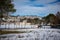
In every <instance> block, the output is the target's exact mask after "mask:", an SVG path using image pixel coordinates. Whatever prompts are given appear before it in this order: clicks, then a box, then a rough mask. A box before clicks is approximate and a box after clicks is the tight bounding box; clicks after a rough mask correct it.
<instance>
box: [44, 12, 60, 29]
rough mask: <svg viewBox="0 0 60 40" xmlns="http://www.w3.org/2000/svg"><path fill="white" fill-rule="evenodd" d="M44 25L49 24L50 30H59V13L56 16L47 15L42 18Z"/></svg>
mask: <svg viewBox="0 0 60 40" xmlns="http://www.w3.org/2000/svg"><path fill="white" fill-rule="evenodd" d="M43 19H44V21H45V23H46V24H48V23H50V25H51V26H52V28H60V12H57V13H56V14H49V15H47V16H45V17H43Z"/></svg>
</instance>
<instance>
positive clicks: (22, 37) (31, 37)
mask: <svg viewBox="0 0 60 40" xmlns="http://www.w3.org/2000/svg"><path fill="white" fill-rule="evenodd" d="M0 40H60V29H34V30H33V31H31V32H28V33H20V34H5V35H0Z"/></svg>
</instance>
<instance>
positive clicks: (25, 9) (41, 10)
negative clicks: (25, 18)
mask: <svg viewBox="0 0 60 40" xmlns="http://www.w3.org/2000/svg"><path fill="white" fill-rule="evenodd" d="M14 5H15V8H16V12H15V13H14V15H21V16H22V15H37V16H42V17H43V16H46V15H48V14H49V13H56V12H57V11H60V0H14Z"/></svg>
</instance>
